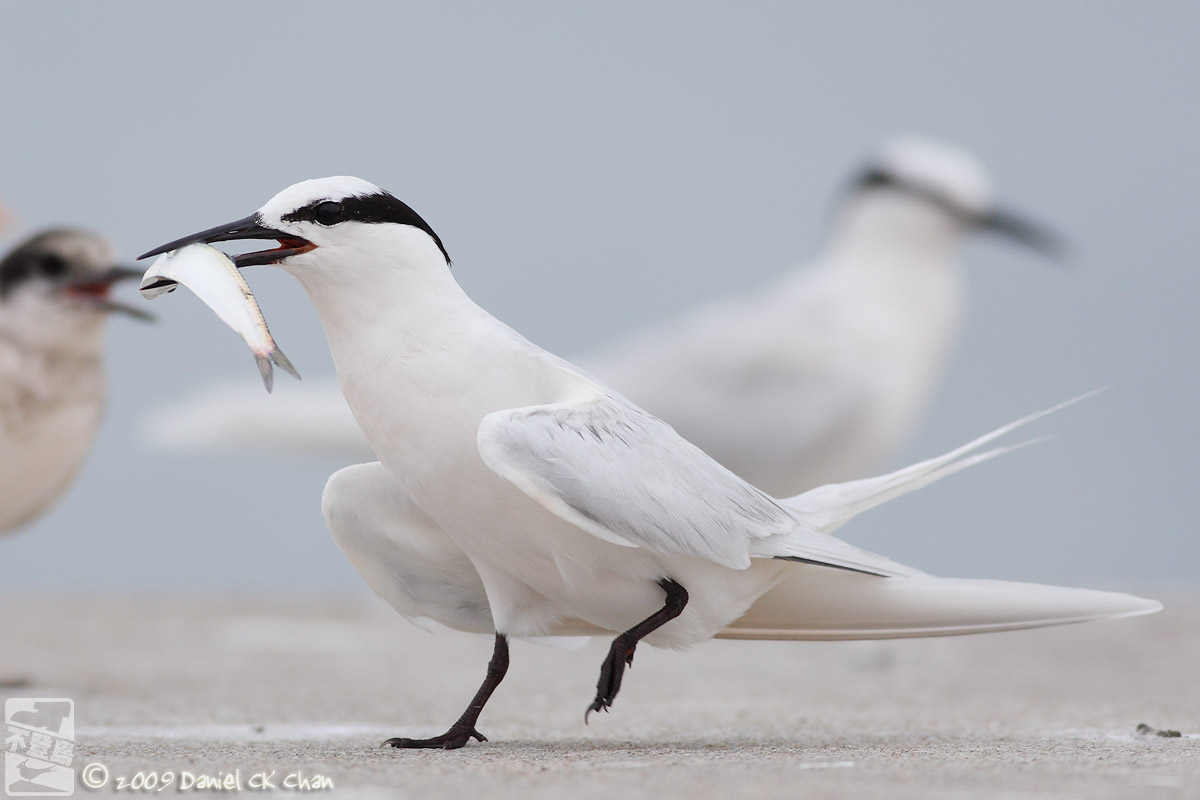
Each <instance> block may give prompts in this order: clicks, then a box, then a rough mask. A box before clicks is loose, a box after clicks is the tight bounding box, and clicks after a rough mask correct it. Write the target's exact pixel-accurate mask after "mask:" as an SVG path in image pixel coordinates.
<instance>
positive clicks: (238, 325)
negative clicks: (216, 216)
mask: <svg viewBox="0 0 1200 800" xmlns="http://www.w3.org/2000/svg"><path fill="white" fill-rule="evenodd" d="M180 283H182V284H183V285H184V286H186V287H187V288H189V289H191V290H192V292H193V293H194V294H195V295H196V296H197V297H199V298H200V299H201V300H202V301H203V302H204V304H205V305H206V306H208V307H209V308H211V309H212V310H213V312H214V313H215V314H216V315H217V316H218V317H219V318H220V319H221V321H222V322H224V323H225V324H226V325H228V326H229V327H231V328H233V329H234V330H235V331H236V332H237V333H238V335H239V336H241V337H242V339H244V340H245V342H246V344H248V345H249V346H250V350H251V351H252V352H253V353H254V360H255V361H257V362H258V371H259V372H260V373H261V374H262V379H263V385H264V386H266V387H267V391H268V392H269V391H271V389H272V387H273V386H274V384H275V374H274V370H273V368H272V364H278V365H279V366H280V367H281V368H283V369H284V370H285V371H286V372H287V373H288V374H290V375H291V376H292V377H294V378H296V379H297V380H299V379H300V373H298V372H296V368H295V367H293V366H292V362H291V361H288V358H287V356H285V355H284V354H283V351H282V350H280V349H279V346H278V345H277V344H275V340H274V339H272V338H271V332H270V331H269V330H267V321H266V320H265V319H263V315H262V311H260V310H259V308H258V302H257V301H255V299H254V294H253V293H252V292H251V291H250V287H249V286H247V285H246V281H245V279H244V278H243V277H242V274H241V273H240V272H238V269H237V267H235V266H234V264H233V261H231V260H230V259H229V256H227V255H225V254H224V253H222V252H221V251H220V250H218V249H217V248H215V247H211V246H210V245H207V244H189V245H186V246H184V247H181V248H179V249H178V250H172V251H171V252H169V253H163V254H162V255H161V256H159V257H158V258H157V259H155V260H154V263H153V264H151V265H150V269H148V270H146V274H145V275H144V276H143V277H142V285H141V287H140V290H141V293H142V294H143V295H144V296H145V297H146V298H147V299H149V300H153V299H154V298H156V297H159V296H160V295H162V294H164V293H166V292H173V291H175V287H176V284H180Z"/></svg>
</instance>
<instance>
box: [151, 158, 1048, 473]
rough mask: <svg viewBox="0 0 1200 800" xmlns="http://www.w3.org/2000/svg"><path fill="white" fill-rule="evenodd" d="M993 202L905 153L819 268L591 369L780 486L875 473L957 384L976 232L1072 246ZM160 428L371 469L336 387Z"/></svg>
mask: <svg viewBox="0 0 1200 800" xmlns="http://www.w3.org/2000/svg"><path fill="white" fill-rule="evenodd" d="M991 195H992V193H991V188H990V186H989V181H988V178H987V174H986V172H985V171H984V169H983V167H982V166H981V165H980V164H979V162H978V161H977V160H976V159H975V158H974V157H973V156H971V155H970V154H969V153H966V152H964V151H963V150H961V149H959V148H956V147H953V146H951V145H947V144H942V143H939V142H935V141H930V140H926V139H918V138H912V137H907V138H897V139H894V140H891V141H889V142H887V143H886V144H885V145H884V146H882V147H881V148H880V149H879V151H878V152H877V153H876V154H875V155H874V156H873V157H872V158H871V159H869V160H868V162H867V164H866V166H865V167H864V168H863V169H862V170H861V171H860V172H859V174H857V175H856V176H855V177H854V178H853V180H851V181H850V182H849V184H848V185H847V186H846V187H845V188H844V190H843V192H842V194H841V196H840V198H839V200H838V203H837V208H836V211H835V214H834V216H833V225H832V230H831V233H830V239H829V243H828V245H827V247H826V250H825V252H824V253H823V254H822V255H821V256H820V257H819V258H818V259H817V261H816V262H815V263H813V264H811V265H808V266H806V267H802V268H797V269H795V270H792V271H789V272H788V273H787V274H786V275H784V276H783V277H782V278H780V279H779V280H777V281H775V282H773V283H772V284H771V285H769V286H766V287H762V288H760V289H759V290H757V291H755V292H754V293H752V294H750V295H747V296H745V297H740V298H731V299H721V300H716V301H714V302H712V303H710V304H708V305H707V306H704V307H702V308H699V309H696V310H694V311H692V312H691V313H688V314H685V315H683V316H681V317H679V318H676V319H673V320H671V321H669V322H666V323H663V324H661V325H657V326H655V327H653V328H651V329H649V330H647V331H644V332H642V333H640V334H637V335H634V336H631V337H629V338H626V339H623V340H621V341H619V342H618V343H616V344H614V345H612V346H610V347H607V348H604V349H602V350H601V351H600V352H597V353H592V354H589V355H585V356H582V357H580V358H578V359H576V361H577V363H580V364H581V365H582V366H584V367H586V368H587V369H588V370H589V371H591V372H592V373H594V374H595V375H597V376H599V377H600V378H602V379H604V380H605V381H606V382H607V383H608V384H609V385H611V386H614V387H616V388H617V389H619V390H620V391H622V392H623V393H624V394H625V395H626V396H628V397H629V398H630V399H631V400H633V401H634V402H636V403H638V404H639V405H640V406H642V407H643V408H645V409H647V410H648V411H650V412H651V413H653V414H655V415H656V416H659V417H661V418H662V419H664V420H666V421H667V422H668V423H670V424H671V425H672V426H674V427H675V428H676V429H677V430H679V431H680V433H681V434H683V435H684V436H685V438H688V439H689V440H690V441H692V442H694V443H696V444H697V445H699V446H700V447H701V449H703V450H704V451H705V452H707V453H709V454H710V455H712V456H713V457H714V458H716V459H717V461H719V462H721V463H722V464H724V465H725V466H726V467H728V468H729V469H730V470H732V471H733V472H734V473H736V474H738V475H740V476H742V477H744V478H746V479H747V480H748V481H749V482H751V483H753V484H755V485H756V486H759V487H760V488H763V489H764V490H766V491H769V492H772V493H774V494H777V495H786V494H795V493H797V492H800V491H803V490H805V489H809V488H812V487H813V486H818V485H820V484H822V483H826V482H829V481H840V480H847V479H849V478H857V477H862V476H865V475H868V474H870V473H871V472H872V471H874V470H876V469H877V468H878V467H879V465H880V464H882V463H883V462H884V461H885V460H886V459H887V458H889V457H890V456H892V455H893V453H894V452H895V451H896V450H897V449H898V448H899V446H901V445H902V444H903V442H904V440H905V438H906V437H907V436H908V435H909V434H910V433H911V432H912V430H913V429H914V428H915V426H916V424H917V423H918V422H919V420H920V417H921V414H922V413H923V411H924V410H925V408H926V406H927V404H928V402H929V400H930V398H931V395H932V394H933V391H934V389H935V388H936V386H937V383H938V380H939V379H940V377H941V374H942V371H943V367H944V365H945V363H946V359H947V356H948V354H949V353H950V351H951V348H952V345H953V342H954V339H955V337H956V334H957V331H958V329H959V322H960V318H961V316H962V309H963V299H964V298H963V285H962V284H963V277H964V276H963V270H962V261H961V253H960V248H961V245H962V243H963V241H964V240H965V239H966V238H967V236H968V235H970V234H972V233H974V232H977V231H994V232H996V233H999V234H1004V235H1007V236H1010V237H1012V238H1014V239H1015V240H1017V241H1019V242H1022V243H1025V244H1028V245H1031V246H1033V247H1034V248H1036V249H1038V250H1040V251H1043V252H1046V253H1049V254H1052V255H1053V254H1055V253H1056V252H1057V250H1058V241H1057V239H1056V238H1055V237H1054V236H1053V235H1052V234H1050V233H1049V232H1047V231H1046V230H1044V229H1042V228H1040V227H1038V226H1035V225H1033V224H1032V223H1028V222H1024V221H1022V220H1021V219H1020V218H1019V217H1017V216H1016V215H1014V214H1011V213H1008V212H1006V211H1004V210H1002V209H1001V208H999V207H998V206H997V205H996V203H994V202H993V200H992V196H991ZM730 408H738V409H742V410H743V411H744V412H745V413H741V414H737V415H731V414H729V413H728V410H729V409H730ZM148 429H149V431H150V437H151V439H152V440H154V441H156V442H158V443H160V444H162V445H164V446H168V447H176V448H182V449H185V450H218V451H219V450H243V451H245V450H250V451H252V452H254V451H258V452H264V451H265V452H285V453H292V454H295V453H311V454H314V455H326V456H330V457H334V458H347V459H351V458H352V459H362V458H369V457H371V452H370V448H369V446H368V445H367V443H366V440H365V438H364V437H363V435H362V432H361V431H360V430H359V428H358V425H357V424H356V423H355V421H354V419H353V416H352V415H351V414H350V412H349V409H348V408H347V407H346V403H345V400H344V399H343V398H342V396H341V392H340V391H339V389H338V387H337V385H336V383H335V382H333V381H325V382H322V381H316V382H312V383H310V384H308V385H306V386H297V387H288V390H287V392H286V393H284V394H282V395H281V396H278V397H274V398H270V399H268V398H266V397H265V396H263V393H262V392H261V390H259V389H258V387H257V386H255V385H253V384H251V383H249V382H246V383H234V384H225V385H218V386H215V387H212V388H210V389H208V390H206V391H203V392H202V393H200V394H199V395H197V396H195V397H192V398H189V399H187V400H184V401H183V402H181V403H180V404H178V405H176V406H172V407H168V408H166V409H164V410H162V411H160V412H158V413H157V414H155V415H154V416H153V417H152V418H151V419H150V422H149V425H148Z"/></svg>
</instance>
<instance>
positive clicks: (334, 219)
mask: <svg viewBox="0 0 1200 800" xmlns="http://www.w3.org/2000/svg"><path fill="white" fill-rule="evenodd" d="M345 216H346V209H345V208H343V207H342V204H341V203H338V202H336V201H334V200H326V201H325V202H324V203H321V204H320V205H319V206H317V207H316V208H315V209H313V219H315V220H316V221H317V222H319V223H320V224H322V225H337V224H338V223H339V222H341V221H342V220H343V219H344V218H345Z"/></svg>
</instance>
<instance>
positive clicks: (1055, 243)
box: [975, 208, 1067, 261]
mask: <svg viewBox="0 0 1200 800" xmlns="http://www.w3.org/2000/svg"><path fill="white" fill-rule="evenodd" d="M975 226H976V227H977V228H978V229H979V230H983V231H990V232H992V233H995V234H998V235H1000V236H1004V237H1006V238H1008V239H1012V240H1013V241H1015V242H1019V243H1020V244H1023V245H1025V246H1026V247H1029V248H1031V249H1033V250H1036V251H1037V252H1039V253H1041V254H1042V255H1044V256H1046V257H1048V258H1051V259H1053V260H1055V261H1062V260H1063V259H1064V257H1065V255H1066V252H1067V242H1066V240H1065V239H1064V238H1063V237H1062V236H1061V235H1059V234H1058V233H1056V232H1055V231H1052V230H1051V229H1049V228H1047V227H1045V226H1043V225H1041V224H1040V223H1037V222H1034V221H1032V220H1030V219H1028V218H1026V217H1023V216H1021V215H1020V214H1016V213H1014V212H1012V211H1008V210H1006V209H1003V208H998V209H993V210H992V211H990V212H988V213H987V214H983V215H981V216H979V217H976V218H975Z"/></svg>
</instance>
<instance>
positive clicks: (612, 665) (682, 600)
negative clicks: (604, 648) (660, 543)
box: [583, 578, 688, 722]
mask: <svg viewBox="0 0 1200 800" xmlns="http://www.w3.org/2000/svg"><path fill="white" fill-rule="evenodd" d="M658 585H659V586H661V587H662V588H663V591H664V592H666V593H667V601H666V603H664V604H663V607H662V608H660V609H659V610H658V611H655V612H654V613H653V614H651V615H650V616H648V617H646V618H645V619H644V620H642V621H641V622H639V623H638V624H637V625H634V626H633V627H632V628H630V629H629V630H627V631H625V632H624V633H622V634H621V635H620V636H618V637H617V638H615V639H613V643H612V647H610V648H609V649H608V657H607V658H605V659H604V663H603V664H602V665H601V666H600V681H599V682H598V683H597V684H596V699H595V700H593V701H592V704H591V705H590V706H588V710H587V711H586V712H585V713H584V715H583V721H584V722H587V718H588V714H591V713H592V712H593V711H599V710H600V709H604V710H605V711H608V709H609V707H610V706H611V705H612V704H613V700H614V699H616V696H617V692H618V691H620V690H621V678H622V677H623V676H624V674H625V667H627V666H633V651H634V650H636V649H637V644H638V642H639V641H641V640H642V638H643V637H645V636H647V635H648V634H650V633H652V632H654V631H656V630H658V629H659V628H661V627H662V626H663V625H665V624H666V623H668V622H670V621H671V620H673V619H675V618H676V617H678V616H679V615H680V614H682V613H683V609H684V607H685V606H686V605H687V602H688V593H687V589H684V588H683V586H681V585H680V584H678V583H676V582H675V581H673V580H671V579H670V578H663V579H662V580H660V581H659V582H658Z"/></svg>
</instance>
